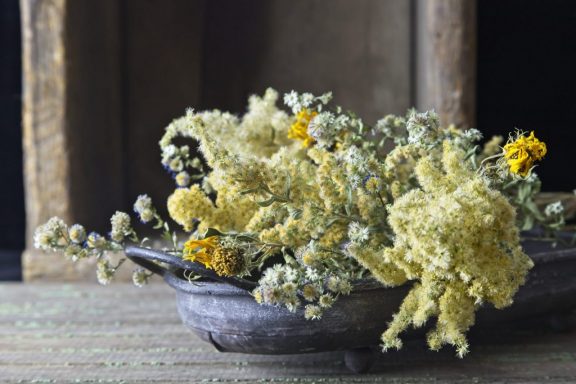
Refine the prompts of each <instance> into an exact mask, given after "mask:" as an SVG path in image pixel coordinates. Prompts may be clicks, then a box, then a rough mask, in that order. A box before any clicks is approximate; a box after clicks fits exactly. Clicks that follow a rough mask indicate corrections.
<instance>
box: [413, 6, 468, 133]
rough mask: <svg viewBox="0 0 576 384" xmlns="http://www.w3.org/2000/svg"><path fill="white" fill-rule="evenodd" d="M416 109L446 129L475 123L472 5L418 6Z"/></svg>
mask: <svg viewBox="0 0 576 384" xmlns="http://www.w3.org/2000/svg"><path fill="white" fill-rule="evenodd" d="M416 14H417V17H416V29H417V39H416V45H417V49H416V52H417V53H416V55H417V65H416V68H417V71H416V72H417V73H416V84H417V95H416V96H417V103H416V104H417V107H418V108H419V109H430V108H434V109H435V110H436V112H437V113H438V115H439V116H440V121H441V123H442V124H444V125H449V124H454V125H456V126H457V127H460V128H470V127H472V126H474V125H475V122H476V0H418V1H417V12H416Z"/></svg>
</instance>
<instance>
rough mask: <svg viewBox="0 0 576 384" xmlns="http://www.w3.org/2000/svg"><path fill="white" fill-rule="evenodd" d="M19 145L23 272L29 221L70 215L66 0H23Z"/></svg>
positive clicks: (27, 262)
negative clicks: (23, 217)
mask: <svg viewBox="0 0 576 384" xmlns="http://www.w3.org/2000/svg"><path fill="white" fill-rule="evenodd" d="M20 9H21V18H22V55H23V58H22V65H23V82H24V86H23V91H22V94H23V117H22V123H23V124H22V125H23V127H22V133H23V146H24V148H23V151H24V184H25V192H26V225H27V226H26V239H27V240H26V241H27V244H26V248H27V250H26V251H25V253H24V256H23V263H22V267H23V270H24V271H23V276H24V279H28V278H29V277H30V276H29V272H30V271H31V270H33V269H34V267H33V264H34V260H33V259H34V256H33V254H34V252H31V249H32V244H31V243H32V234H33V231H34V227H35V226H36V225H38V224H39V223H40V222H42V221H43V220H44V219H46V218H47V217H49V216H50V215H58V216H60V217H62V218H63V219H65V220H70V218H71V217H72V213H71V206H70V198H69V197H70V196H69V194H70V188H69V185H68V180H69V173H70V169H69V166H68V165H69V162H68V152H67V149H66V148H67V144H68V143H67V141H68V138H67V135H66V130H65V126H66V124H65V116H66V84H65V81H66V78H65V76H64V75H65V72H66V68H65V60H64V57H65V51H64V48H65V44H64V22H63V21H64V19H65V17H66V0H52V1H39V0H23V1H21V2H20Z"/></svg>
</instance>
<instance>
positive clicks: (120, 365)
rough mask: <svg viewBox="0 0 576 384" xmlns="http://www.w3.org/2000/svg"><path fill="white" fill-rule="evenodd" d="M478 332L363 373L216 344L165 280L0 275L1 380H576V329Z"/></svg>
mask: <svg viewBox="0 0 576 384" xmlns="http://www.w3.org/2000/svg"><path fill="white" fill-rule="evenodd" d="M383 326H384V325H383ZM476 339H477V340H473V343H472V348H471V353H470V354H469V355H468V356H467V357H466V358H464V359H462V360H461V359H458V358H456V357H454V352H453V350H451V349H450V348H445V349H444V350H442V351H441V352H438V353H435V352H429V351H427V350H426V349H425V348H424V346H423V341H422V340H414V341H411V342H409V343H408V345H407V346H406V347H405V349H404V350H402V351H400V352H390V353H387V354H382V355H381V357H380V359H379V360H378V362H377V363H376V365H375V367H374V368H373V369H372V371H371V372H370V373H368V374H363V375H355V374H352V373H350V372H349V371H348V370H347V369H346V367H345V366H344V364H343V352H331V353H322V354H311V355H293V356H261V355H242V354H232V353H220V352H217V351H216V350H214V349H213V348H212V347H211V346H210V345H208V344H206V343H204V342H202V341H201V340H200V339H198V338H197V337H196V336H194V335H192V334H191V333H190V332H189V331H187V330H186V329H185V328H184V326H183V325H182V324H181V322H180V319H179V317H178V314H177V312H176V303H175V298H174V294H173V292H172V291H171V289H170V288H169V287H167V286H165V285H163V284H152V285H149V286H147V287H144V288H141V289H139V288H135V287H133V286H130V285H127V284H116V285H111V286H109V287H101V286H97V285H90V284H73V285H68V284H67V285H62V284H18V283H5V284H0V383H29V382H32V383H194V382H281V383H287V382H289V383H343V382H351V383H380V382H390V383H444V382H450V383H472V382H474V383H484V382H490V383H504V382H506V383H528V382H530V383H532V382H554V383H568V382H576V332H573V331H568V332H564V333H555V332H551V331H549V330H547V329H546V328H545V327H540V326H538V327H532V328H530V327H529V328H527V329H521V330H518V329H516V330H512V331H508V330H506V331H505V332H501V334H500V335H498V336H492V337H483V336H482V337H478V336H477V337H476Z"/></svg>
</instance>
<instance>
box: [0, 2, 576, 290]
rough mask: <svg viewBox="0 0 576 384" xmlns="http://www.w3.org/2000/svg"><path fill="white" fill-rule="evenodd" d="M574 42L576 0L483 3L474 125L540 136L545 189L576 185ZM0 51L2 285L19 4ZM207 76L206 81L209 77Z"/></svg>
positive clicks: (2, 7)
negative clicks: (544, 152) (575, 153)
mask: <svg viewBox="0 0 576 384" xmlns="http://www.w3.org/2000/svg"><path fill="white" fill-rule="evenodd" d="M228 17H229V18H230V25H232V26H233V28H237V29H240V30H243V29H247V30H251V28H252V29H253V28H256V27H257V26H249V25H248V24H246V25H244V24H242V25H237V24H238V23H237V21H238V20H239V19H242V18H238V17H237V15H235V14H234V15H229V16H228ZM224 32H225V31H221V33H224ZM218 33H220V32H219V31H213V33H212V34H213V35H214V36H217V35H218ZM575 38H576V1H572V0H555V1H550V0H547V1H544V0H524V1H520V0H507V1H479V2H478V63H477V68H478V81H477V112H478V114H477V127H478V128H479V129H480V130H481V131H483V132H484V133H485V134H486V136H487V137H490V136H491V135H493V134H501V135H505V134H506V133H507V132H509V131H510V130H511V129H512V128H513V127H518V128H521V129H523V130H528V131H529V130H534V131H536V132H537V136H538V137H539V138H541V139H543V140H544V141H545V142H546V143H547V145H548V149H549V152H548V155H547V157H546V161H545V162H544V163H543V165H542V166H541V167H539V168H538V170H537V173H538V174H539V175H540V177H541V178H542V180H543V184H544V188H545V190H547V191H571V190H573V189H574V188H575V187H576V172H574V170H573V169H572V166H573V165H574V163H575V162H574V161H573V159H572V157H571V153H572V152H573V151H574V148H575V142H576V94H575V92H576V91H575V89H576V71H575V68H576V39H575ZM0 52H2V53H1V56H0V57H1V59H0V156H1V157H0V162H1V164H2V165H1V166H0V203H1V204H0V218H1V219H0V280H18V279H20V276H21V272H20V265H19V263H20V251H21V250H22V249H23V248H24V229H25V225H24V224H25V223H24V198H23V196H24V193H23V180H22V149H21V124H20V112H21V68H20V55H21V47H20V20H19V12H18V1H17V0H0ZM236 75H239V72H238V73H236ZM207 76H208V77H207V78H206V79H204V80H205V81H207V82H209V80H210V77H209V76H210V72H208V73H207ZM232 77H233V76H232ZM207 89H209V87H208V88H207ZM236 96H237V97H236ZM245 97H246V95H243V94H242V95H235V97H234V100H236V99H237V100H238V103H235V102H231V101H230V95H228V96H227V98H226V99H223V100H220V99H219V96H218V94H217V93H205V94H204V95H203V100H202V101H201V104H202V105H204V106H205V107H207V108H212V107H216V106H219V107H221V108H224V109H232V110H233V111H234V110H235V109H236V110H235V112H240V108H241V107H240V106H241V105H242V106H243V105H244V101H243V100H244V99H245ZM240 100H242V102H241V103H240ZM225 107H228V108H225ZM385 112H386V111H383V113H385Z"/></svg>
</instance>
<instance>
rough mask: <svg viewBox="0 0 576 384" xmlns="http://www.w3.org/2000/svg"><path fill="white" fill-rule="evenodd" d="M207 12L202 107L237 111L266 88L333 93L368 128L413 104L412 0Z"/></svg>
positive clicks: (219, 5) (224, 4) (306, 2)
mask: <svg viewBox="0 0 576 384" xmlns="http://www.w3.org/2000/svg"><path fill="white" fill-rule="evenodd" d="M206 12H207V13H206V20H207V23H206V28H205V50H204V78H203V85H202V88H203V100H202V102H203V104H204V105H203V106H204V107H205V108H221V109H229V110H232V111H233V112H237V113H239V112H242V111H244V110H245V106H246V99H247V96H248V95H249V94H251V93H259V94H261V93H263V92H264V90H265V89H266V88H267V87H270V86H271V87H273V88H275V89H277V90H278V91H279V92H280V93H281V94H282V93H284V92H289V91H290V90H293V89H294V90H298V91H299V92H306V91H309V92H313V93H315V94H321V93H324V92H328V91H332V92H333V93H334V97H335V101H336V103H338V104H340V105H342V106H343V107H344V108H346V109H350V110H353V111H355V112H356V113H358V115H359V116H361V117H362V118H363V119H365V121H366V122H367V123H368V124H373V123H375V122H376V120H377V119H379V118H381V117H383V116H384V115H386V114H388V113H397V114H404V113H405V112H406V109H407V108H410V107H412V106H413V102H414V101H413V100H412V95H411V85H412V81H411V60H412V58H411V54H412V52H411V39H412V32H411V30H412V26H411V19H410V18H411V12H412V2H411V1H396V0H379V1H372V0H356V1H353V2H350V1H348V0H292V1H282V0H259V1H254V0H249V1H246V0H244V1H234V2H231V1H227V0H211V1H208V2H206ZM231 30H233V31H234V33H233V34H231V33H230V31H231ZM222 90H226V91H225V92H223V91H222Z"/></svg>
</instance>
